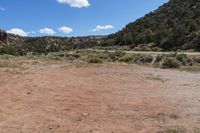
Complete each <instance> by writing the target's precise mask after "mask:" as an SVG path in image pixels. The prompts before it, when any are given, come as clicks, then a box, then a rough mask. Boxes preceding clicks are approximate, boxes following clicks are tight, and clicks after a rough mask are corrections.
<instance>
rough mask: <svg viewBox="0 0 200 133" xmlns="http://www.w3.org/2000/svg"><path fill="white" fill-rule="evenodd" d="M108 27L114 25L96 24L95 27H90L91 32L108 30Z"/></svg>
mask: <svg viewBox="0 0 200 133" xmlns="http://www.w3.org/2000/svg"><path fill="white" fill-rule="evenodd" d="M109 29H114V26H112V25H104V26H101V25H97V26H96V28H95V29H92V32H96V31H101V30H109Z"/></svg>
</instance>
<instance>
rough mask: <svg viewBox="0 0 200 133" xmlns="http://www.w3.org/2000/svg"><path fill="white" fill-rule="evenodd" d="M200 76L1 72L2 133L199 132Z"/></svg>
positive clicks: (55, 69) (114, 70) (95, 69)
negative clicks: (174, 130)
mask: <svg viewBox="0 0 200 133" xmlns="http://www.w3.org/2000/svg"><path fill="white" fill-rule="evenodd" d="M199 81H200V74H194V73H187V72H180V71H176V70H161V69H155V68H147V67H142V66H136V65H122V64H121V65H119V64H102V65H87V66H82V67H76V66H75V65H68V66H65V65H63V64H59V63H58V64H57V63H54V64H45V65H44V64H43V65H39V64H36V65H31V66H29V67H28V68H27V69H18V68H0V95H1V96H0V105H1V108H0V133H156V132H158V131H163V130H165V129H168V128H171V127H180V128H182V129H185V130H187V131H193V130H194V129H195V128H199V127H200V82H199Z"/></svg>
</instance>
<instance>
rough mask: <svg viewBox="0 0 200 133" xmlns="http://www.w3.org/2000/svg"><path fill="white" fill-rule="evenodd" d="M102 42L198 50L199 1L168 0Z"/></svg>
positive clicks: (146, 47) (138, 46)
mask: <svg viewBox="0 0 200 133" xmlns="http://www.w3.org/2000/svg"><path fill="white" fill-rule="evenodd" d="M103 45H104V46H110V45H119V46H124V45H128V46H130V47H131V48H132V49H136V50H137V49H140V48H141V49H142V48H143V49H144V50H145V49H146V50H162V51H171V50H174V51H177V50H195V51H200V0H170V1H169V2H168V3H166V4H164V5H163V6H161V7H160V8H159V9H157V10H156V11H154V12H151V13H149V14H147V15H145V16H144V17H142V18H140V19H138V20H136V21H135V22H133V23H129V24H128V25H127V26H126V27H125V28H124V29H123V30H121V31H119V32H117V33H115V34H112V35H110V36H109V37H108V39H106V40H105V41H104V43H103ZM153 48H154V49H153Z"/></svg>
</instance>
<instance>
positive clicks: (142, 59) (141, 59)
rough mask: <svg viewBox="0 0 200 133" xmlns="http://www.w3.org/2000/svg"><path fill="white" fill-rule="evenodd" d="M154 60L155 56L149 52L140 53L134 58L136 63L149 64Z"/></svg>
mask: <svg viewBox="0 0 200 133" xmlns="http://www.w3.org/2000/svg"><path fill="white" fill-rule="evenodd" d="M152 61H153V56H151V55H147V54H138V55H136V56H135V58H134V62H135V63H142V64H148V63H151V62H152Z"/></svg>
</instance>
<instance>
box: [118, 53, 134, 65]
mask: <svg viewBox="0 0 200 133" xmlns="http://www.w3.org/2000/svg"><path fill="white" fill-rule="evenodd" d="M133 58H134V57H133V55H130V54H127V55H125V56H123V57H121V58H119V61H120V62H125V63H130V62H132V61H133Z"/></svg>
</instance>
